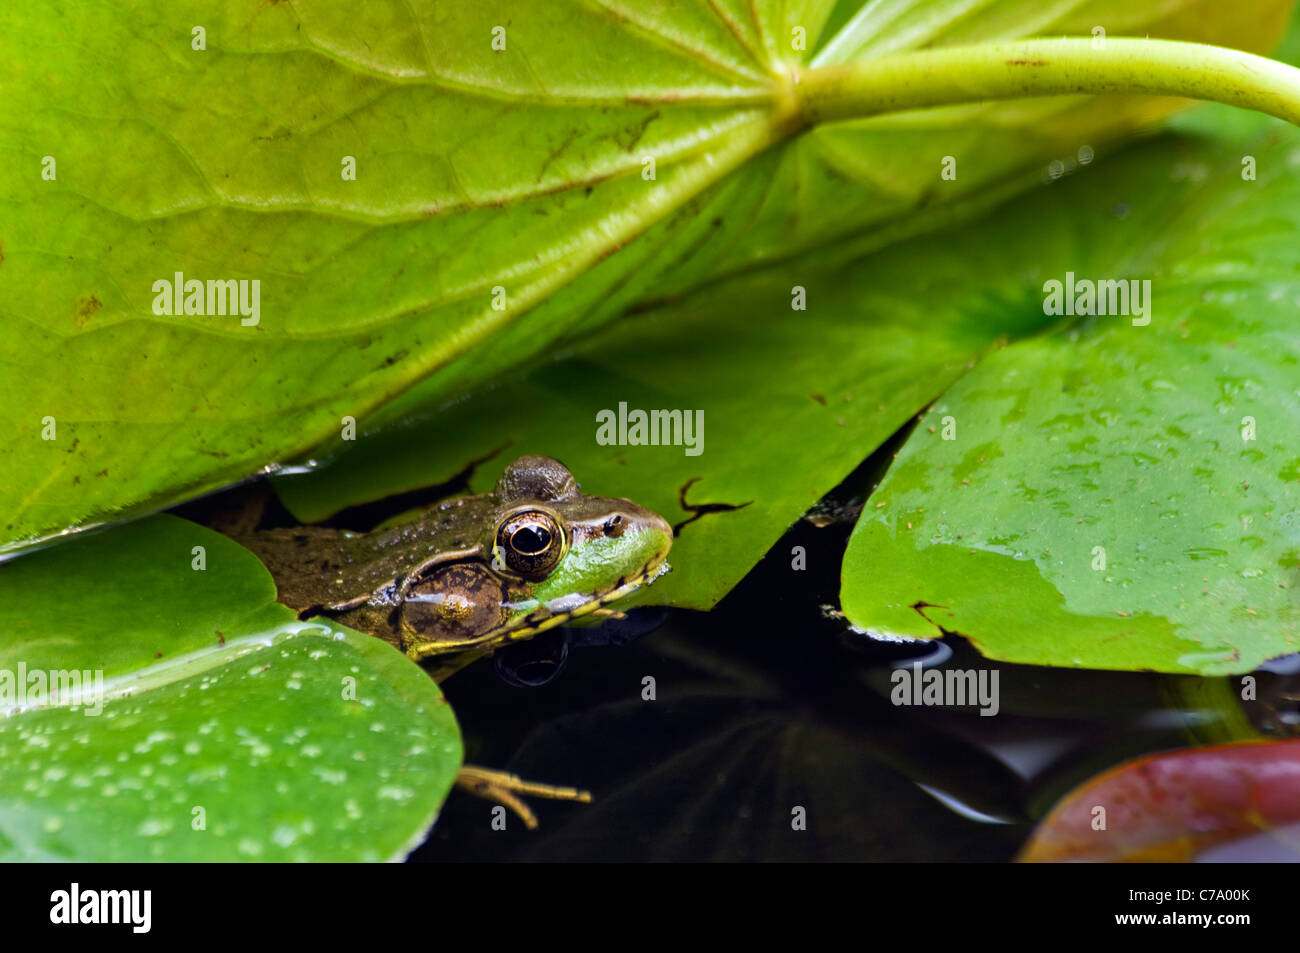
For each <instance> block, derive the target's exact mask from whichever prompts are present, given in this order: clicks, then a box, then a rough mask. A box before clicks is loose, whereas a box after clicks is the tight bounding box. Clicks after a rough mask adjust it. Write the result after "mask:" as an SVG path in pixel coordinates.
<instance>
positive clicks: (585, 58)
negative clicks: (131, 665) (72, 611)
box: [0, 0, 1288, 545]
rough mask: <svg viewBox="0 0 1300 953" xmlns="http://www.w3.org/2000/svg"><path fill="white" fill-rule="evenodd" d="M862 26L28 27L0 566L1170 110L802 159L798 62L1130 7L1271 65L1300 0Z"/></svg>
mask: <svg viewBox="0 0 1300 953" xmlns="http://www.w3.org/2000/svg"><path fill="white" fill-rule="evenodd" d="M833 6H834V5H833V4H832V3H831V2H830V0H808V2H804V3H800V4H782V5H775V4H770V3H767V2H761V3H741V2H736V0H718V2H716V3H710V4H708V5H704V4H697V3H684V2H682V3H672V4H669V5H667V6H666V7H662V9H660V10H657V11H656V15H655V16H654V17H650V16H648V15H647V14H645V12H644V11H642V10H640V9H639V8H638V7H637V6H636V5H634V4H625V3H614V2H602V3H585V2H583V3H579V2H569V0H566V2H562V3H552V4H546V5H538V4H535V3H526V2H515V3H501V2H495V3H484V2H480V0H474V2H468V0H464V2H458V3H453V4H448V3H435V2H433V0H384V2H380V0H375V2H368V3H365V4H347V5H338V4H334V3H329V2H325V0H297V2H295V3H267V2H265V0H236V2H231V3H227V4H222V5H220V6H219V7H214V6H213V5H212V4H210V3H204V2H200V0H183V2H170V3H165V4H161V3H156V2H154V0H125V2H123V0H115V2H103V0H96V2H88V3H83V4H80V5H79V6H78V8H77V11H76V15H75V16H73V15H71V14H70V13H67V12H66V11H64V10H63V9H62V8H61V5H59V4H55V3H52V2H48V0H46V2H37V3H30V4H19V5H11V6H10V7H9V8H8V9H6V10H5V11H4V12H3V13H0V59H3V61H4V62H6V63H10V64H14V65H13V66H12V67H11V68H10V69H9V70H8V71H7V73H6V78H5V83H4V95H3V96H0V157H3V162H4V167H5V169H6V174H5V175H4V176H3V177H0V223H3V224H2V225H0V296H2V297H0V321H3V326H4V328H5V329H6V333H5V334H4V335H0V366H2V367H3V369H4V378H3V379H4V382H5V383H4V388H5V390H4V400H3V401H2V402H0V406H3V407H4V416H3V420H4V423H5V426H4V427H3V428H0V433H3V437H0V512H2V513H3V514H4V518H3V522H0V545H5V544H8V545H21V544H23V543H24V542H27V541H31V540H33V539H37V538H41V537H44V536H47V535H49V534H52V533H55V532H58V531H59V530H62V529H63V528H65V527H69V526H80V525H84V524H87V523H89V522H93V521H96V520H104V519H108V518H113V517H115V516H117V515H119V514H120V513H121V512H122V511H123V510H124V509H129V508H132V507H135V508H143V507H146V506H150V505H155V506H156V505H161V504H166V503H170V502H175V501H176V500H178V499H180V498H182V497H183V496H185V495H187V494H189V495H192V494H195V493H198V492H200V491H203V490H205V489H210V488H213V487H216V486H219V485H221V484H223V483H226V482H229V481H231V480H234V479H237V478H239V477H242V476H245V475H247V474H249V473H251V472H254V471H256V470H257V469H258V468H260V467H263V466H266V465H270V464H273V463H276V462H283V461H286V460H288V459H289V458H291V457H293V456H295V455H297V454H300V453H302V452H305V451H307V450H309V449H310V448H312V447H313V446H315V445H317V444H319V443H320V442H321V441H322V440H324V439H326V438H329V437H336V436H338V435H339V433H340V432H341V430H342V429H343V428H344V427H345V426H346V425H347V421H346V420H345V418H358V419H361V418H364V417H365V416H366V415H367V414H369V413H370V412H372V411H374V410H375V409H376V408H378V407H380V406H381V405H383V404H384V402H385V401H387V400H389V399H390V398H392V397H394V395H397V394H400V393H401V392H403V391H404V390H407V389H408V388H410V387H412V385H414V384H416V383H417V382H422V383H421V384H420V386H419V388H418V389H417V390H416V391H414V392H412V394H411V396H410V397H409V398H408V399H407V400H405V401H400V402H398V403H397V404H395V405H393V406H392V407H391V408H390V409H389V410H387V411H386V413H387V414H388V415H389V416H399V415H401V414H402V413H404V412H405V411H406V410H409V409H410V408H411V407H412V406H416V405H417V404H420V403H427V402H428V401H431V400H445V399H446V398H448V397H450V396H453V395H455V394H457V393H460V392H462V391H463V390H464V389H465V388H466V387H467V386H469V385H471V384H473V383H476V382H481V381H484V380H487V379H489V378H490V377H492V376H493V375H495V374H497V373H499V372H500V371H502V370H503V369H506V368H510V367H515V366H519V365H520V364H522V363H524V362H526V361H527V360H528V359H530V358H533V357H536V356H538V355H543V354H547V353H549V351H550V349H551V348H553V347H554V346H556V344H557V342H559V341H560V340H561V339H563V338H566V337H568V338H572V337H574V336H577V335H580V334H582V333H585V332H587V331H589V330H590V329H591V328H593V327H595V326H598V325H599V324H601V323H604V322H605V321H607V320H609V319H610V318H612V317H613V316H615V315H618V314H620V313H623V312H625V311H626V310H628V309H629V308H631V307H633V306H635V305H638V304H644V303H645V302H647V301H655V300H662V299H664V298H667V297H672V296H675V295H677V294H680V293H681V292H683V291H684V290H686V289H688V288H690V287H692V286H694V285H697V284H699V283H701V282H704V281H707V280H709V279H711V278H713V277H715V276H717V275H718V274H720V273H724V272H729V271H735V270H738V269H742V268H746V267H749V266H752V265H754V264H755V263H761V262H770V261H776V260H780V259H783V258H785V257H788V256H789V255H790V254H792V253H795V252H800V251H806V250H808V249H812V248H818V247H823V246H826V245H828V244H829V243H832V242H835V241H838V240H840V239H841V238H843V237H845V236H846V235H848V234H850V233H855V232H860V231H861V230H863V229H866V230H867V231H868V233H869V234H868V236H867V240H868V241H869V242H874V243H875V244H881V243H884V242H886V241H888V240H889V239H890V238H891V237H892V236H893V235H894V234H895V233H896V232H897V231H903V232H906V231H909V230H911V231H915V230H918V229H921V228H924V227H927V226H928V225H929V224H930V220H929V219H928V218H927V217H926V216H918V217H915V218H913V217H912V215H913V212H914V211H915V210H917V209H918V208H920V207H923V206H928V205H934V204H936V203H939V204H943V203H947V202H957V201H959V200H961V199H963V198H970V197H981V196H984V195H985V194H986V193H992V192H994V187H995V186H1001V187H1013V188H1014V187H1020V186H1023V185H1027V184H1028V183H1029V182H1030V181H1032V180H1035V179H1036V178H1037V176H1034V175H1022V173H1024V172H1025V171H1026V170H1030V169H1034V168H1036V167H1041V166H1042V165H1043V164H1044V163H1045V162H1046V161H1047V160H1049V159H1052V158H1056V157H1064V158H1067V159H1068V158H1069V157H1071V156H1074V155H1076V153H1077V150H1078V149H1079V148H1080V146H1081V145H1084V144H1088V145H1091V146H1093V147H1097V146H1099V145H1100V144H1101V143H1103V142H1104V141H1106V140H1109V139H1112V138H1114V137H1116V136H1119V135H1122V134H1124V133H1126V132H1129V131H1132V130H1133V129H1135V128H1140V127H1142V126H1143V125H1144V124H1146V123H1149V122H1150V121H1151V120H1152V119H1154V118H1155V117H1157V116H1160V115H1163V114H1164V113H1165V112H1167V111H1168V110H1169V109H1170V108H1171V106H1172V103H1171V102H1170V101H1167V100H1163V101H1156V100H1123V101H1120V100H1106V101H1105V102H1097V101H1094V100H1076V99H1069V98H1067V99H1059V100H1052V101H1047V102H1025V103H1013V104H1008V105H1005V106H997V107H987V108H986V107H970V108H963V109H957V110H941V111H935V112H932V113H926V114H919V115H905V116H895V117H889V118H883V119H876V120H871V121H867V122H863V123H847V124H841V125H837V126H834V127H828V128H825V129H819V130H816V131H814V132H812V133H809V134H807V135H804V136H802V137H800V138H798V139H796V140H790V139H789V137H790V135H791V134H792V133H793V131H794V129H795V125H794V124H792V123H790V122H789V121H788V120H789V119H790V117H789V115H788V110H786V109H784V108H783V106H782V104H784V103H787V102H788V96H787V95H786V87H787V85H788V84H789V82H791V80H790V78H789V77H790V68H791V66H792V65H795V64H801V65H803V66H807V65H809V64H811V63H812V62H814V57H815V58H816V60H815V61H816V63H817V64H819V65H824V64H826V63H833V62H837V61H840V60H843V59H845V58H846V57H851V56H872V55H879V54H880V53H881V52H885V51H899V50H906V49H911V48H916V47H921V46H926V45H941V44H948V43H955V42H973V41H977V40H981V39H1004V38H1010V37H1017V36H1024V35H1033V34H1044V35H1059V34H1061V33H1063V32H1074V33H1085V34H1086V33H1087V32H1088V31H1090V29H1091V27H1092V25H1093V22H1094V20H1097V19H1098V18H1099V17H1103V15H1104V19H1105V22H1107V23H1108V24H1110V25H1111V29H1112V32H1116V31H1118V32H1128V33H1134V34H1143V33H1149V34H1153V35H1162V36H1167V37H1171V38H1188V39H1195V38H1207V37H1212V38H1213V39H1214V40H1215V41H1216V42H1219V43H1225V44H1228V45H1238V46H1243V47H1252V48H1258V49H1263V48H1266V47H1267V46H1268V45H1269V43H1270V41H1271V39H1272V37H1273V35H1274V34H1275V32H1276V28H1277V27H1278V26H1279V25H1280V23H1281V21H1282V18H1283V16H1284V14H1285V12H1286V10H1287V8H1288V4H1287V3H1286V2H1282V0H1254V2H1251V3H1248V4H1245V5H1244V7H1243V5H1242V4H1237V5H1235V6H1234V7H1233V8H1232V9H1231V10H1227V11H1225V10H1222V9H1220V8H1219V7H1218V6H1217V5H1216V4H1215V3H1214V2H1211V0H1185V2H1160V3H1148V4H1142V3H1127V4H1120V5H1115V4H1111V3H1102V2H1100V0H1098V2H1096V3H1089V4H1084V5H1083V6H1081V7H1080V6H1077V5H1068V10H1067V12H1065V13H1058V12H1056V11H1057V8H1056V7H1051V8H1049V9H1048V10H1047V12H1044V11H1043V10H1042V9H1041V8H1040V6H1039V5H1035V4H1029V3H1025V2H1020V0H1002V2H994V3H987V4H981V5H979V6H978V9H972V8H971V5H970V4H968V3H965V2H958V0H935V2H931V3H925V4H915V3H911V2H908V3H898V4H895V3H889V4H878V3H871V4H864V5H862V7H861V9H860V11H859V13H858V14H857V15H853V16H846V15H844V14H845V13H846V12H847V11H843V10H842V11H840V15H837V17H836V20H835V25H836V27H837V35H836V36H835V37H831V36H829V35H826V31H825V30H824V27H825V25H826V23H827V20H828V17H829V16H830V14H831V11H832V7H833ZM839 27H842V28H843V29H842V30H841V29H839ZM497 28H501V30H502V31H503V32H501V33H499V34H496V33H495V31H496V30H497ZM796 29H798V30H802V31H803V32H804V35H803V38H802V45H803V47H804V48H803V49H798V48H797V44H796V42H795V30H796ZM498 38H499V39H500V40H502V44H503V47H504V48H494V45H493V41H494V39H498ZM37 50H39V51H40V53H39V55H37V54H36V53H34V52H33V51H37ZM583 51H589V52H587V53H585V54H584V53H583ZM954 152H956V153H959V154H960V156H961V166H960V169H961V171H960V174H959V176H958V178H957V179H956V180H953V181H949V182H945V183H943V184H942V187H940V185H939V184H938V182H939V180H938V179H937V171H938V168H939V163H940V161H941V159H942V157H943V156H944V155H946V154H950V153H954ZM649 159H653V160H654V162H655V168H654V176H653V178H651V177H650V176H649V171H650V170H649V166H648V163H647V160H649ZM353 173H355V174H353ZM891 225H892V226H894V230H893V231H891V230H890V226H891ZM873 229H878V230H879V231H878V232H873V231H872V230H873ZM178 275H179V276H181V280H198V281H201V282H208V281H212V282H225V281H234V282H241V281H243V282H250V283H251V282H253V281H257V282H259V285H258V286H257V287H258V306H257V309H256V310H257V313H256V315H254V314H253V313H252V312H253V305H252V297H251V295H252V285H251V284H248V285H247V286H245V287H246V289H247V297H246V298H245V299H244V304H245V305H246V306H247V315H246V317H245V315H244V314H243V313H241V314H232V313H229V312H230V310H231V309H230V307H229V306H228V305H227V306H225V307H222V306H221V305H219V304H218V302H217V300H216V294H215V291H216V289H215V288H213V290H212V291H211V292H209V293H211V294H212V301H211V303H209V302H207V301H206V300H205V301H204V302H203V305H202V310H203V311H204V312H209V313H203V314H194V313H189V314H166V313H163V314H159V313H158V311H159V309H161V307H162V305H161V304H160V302H166V301H168V300H173V301H174V297H173V295H170V294H168V292H167V290H166V287H167V283H168V282H173V281H177V279H176V277H175V276H178ZM160 282H161V283H162V290H161V291H160V290H159V288H158V283H160ZM237 287H238V286H230V288H229V289H228V288H227V287H226V286H224V285H223V286H222V287H221V291H222V292H223V294H224V293H226V292H227V291H233V290H234V289H235V288H237ZM205 290H206V289H205ZM196 304H197V302H196ZM498 308H499V309H498ZM218 311H226V312H227V313H225V314H224V315H219V314H213V313H211V312H218ZM254 319H256V323H252V322H253V321H254ZM245 320H247V321H248V322H249V323H248V324H245V323H244V321H245Z"/></svg>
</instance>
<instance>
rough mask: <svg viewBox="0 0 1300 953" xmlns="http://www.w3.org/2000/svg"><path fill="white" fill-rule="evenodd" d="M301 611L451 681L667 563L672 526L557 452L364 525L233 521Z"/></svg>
mask: <svg viewBox="0 0 1300 953" xmlns="http://www.w3.org/2000/svg"><path fill="white" fill-rule="evenodd" d="M231 535H233V536H234V537H235V538H236V539H238V540H239V542H241V543H243V544H244V545H245V546H247V547H248V548H249V549H251V550H252V551H253V552H255V553H256V554H257V555H258V556H259V557H261V559H262V561H263V562H264V563H265V564H266V567H267V568H268V569H269V570H270V571H271V575H272V576H274V577H275V584H276V587H277V588H278V590H279V599H280V601H281V602H283V603H284V604H285V605H287V606H289V607H290V608H292V609H295V610H297V612H298V614H299V616H300V617H301V618H304V619H306V618H311V617H314V616H323V617H328V618H331V619H335V620H337V621H338V622H340V623H342V624H344V625H347V626H349V627H351V628H353V629H357V630H359V631H361V632H367V633H369V634H371V635H375V636H378V637H379V638H381V639H384V640H385V641H388V642H390V643H392V644H393V645H396V646H397V647H399V648H400V649H401V650H402V651H404V652H405V653H406V654H407V655H408V656H409V657H411V658H413V659H415V660H416V661H419V662H422V663H424V664H425V665H426V667H427V668H429V670H430V673H431V674H432V675H433V677H434V678H436V679H438V680H439V681H441V680H442V679H443V678H445V677H446V676H447V675H450V674H451V673H453V672H455V671H456V670H457V669H459V668H461V667H462V666H463V665H465V664H467V663H468V662H471V661H473V660H474V659H476V658H479V657H480V656H483V655H489V654H491V653H492V652H493V651H495V650H496V649H498V648H500V647H502V646H504V645H507V644H509V643H511V642H516V641H520V640H522V639H528V638H531V637H532V636H534V635H536V634H538V633H539V632H544V631H545V630H547V629H550V628H552V627H554V626H557V625H560V624H562V623H564V622H567V621H569V620H571V619H576V618H579V617H588V618H590V617H597V616H601V615H616V614H617V613H614V612H613V611H612V610H610V609H607V608H605V606H606V605H607V604H608V603H610V602H613V601H615V600H616V599H619V598H621V597H623V596H625V595H627V594H628V593H630V592H631V591H632V590H633V589H636V588H637V587H638V586H641V585H643V584H645V583H647V582H650V581H652V580H654V579H655V578H657V577H658V576H659V575H661V574H662V573H664V572H666V571H667V568H668V567H667V564H666V563H665V562H664V559H665V557H666V556H667V555H668V549H669V547H670V546H671V545H672V541H673V531H672V527H670V526H669V525H668V523H667V522H666V521H665V520H664V519H663V518H662V517H660V516H659V515H658V514H656V513H653V512H651V511H650V510H647V509H645V508H644V507H641V506H637V505H636V504H635V503H632V502H630V501H628V500H621V499H614V498H610V497H600V496H584V495H583V494H582V493H581V492H579V488H578V484H577V483H576V482H575V481H574V479H573V474H572V473H570V472H569V471H568V469H566V468H565V466H564V465H563V464H562V463H560V462H558V461H556V460H552V459H550V458H549V457H537V456H525V457H520V458H519V459H517V460H515V461H514V462H513V463H511V464H510V465H509V466H508V467H506V469H505V472H504V473H502V474H501V479H500V480H498V481H497V485H496V488H495V489H494V490H493V491H492V492H491V493H484V494H481V495H479V496H466V497H458V498H454V499H451V500H447V501H445V502H443V503H439V504H436V505H435V506H432V507H428V508H426V509H423V510H420V511H417V512H416V513H414V514H408V515H405V516H402V517H399V518H397V519H396V520H394V521H390V522H389V523H386V524H383V525H381V526H380V527H378V528H377V529H374V530H371V531H370V532H366V533H353V532H349V531H346V530H338V529H331V528H328V527H321V526H302V527H296V528H290V529H271V530H260V531H251V532H243V533H241V532H231ZM457 783H458V784H459V785H460V786H461V787H464V788H467V789H468V790H470V791H472V792H473V793H475V794H478V795H480V796H483V797H487V798H490V799H492V800H496V801H498V802H500V803H503V804H506V805H508V806H509V807H510V808H512V809H513V810H514V811H515V812H516V813H518V814H519V815H520V816H521V817H522V818H523V819H524V821H525V822H526V823H527V824H528V826H529V827H535V826H536V819H535V818H534V817H533V814H532V812H531V811H530V810H529V809H528V807H527V806H526V805H525V804H524V803H523V802H522V801H521V800H520V799H519V795H521V794H532V795H538V796H542V797H552V798H557V797H558V798H565V799H573V800H584V801H585V800H590V795H588V794H587V793H586V792H583V791H578V790H575V789H573V788H557V787H552V786H550V785H544V784H533V783H530V782H527V781H523V780H522V779H520V778H517V777H515V776H514V775H509V774H504V773H502V772H499V771H492V770H489V769H484V768H478V767H473V766H471V765H465V766H463V767H462V768H461V771H460V775H459V776H458V778H457Z"/></svg>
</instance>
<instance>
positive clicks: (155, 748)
mask: <svg viewBox="0 0 1300 953" xmlns="http://www.w3.org/2000/svg"><path fill="white" fill-rule="evenodd" d="M195 547H202V549H203V552H202V554H201V557H202V559H204V560H205V562H206V568H204V569H202V570H198V569H194V568H193V566H194V565H195V560H196V559H199V558H200V554H196V553H195V552H194V548H195ZM109 566H111V567H112V573H111V575H109V574H108V573H106V571H105V567H109ZM274 600H275V586H274V584H273V582H272V581H271V579H270V577H269V575H268V574H267V573H266V571H265V570H264V569H263V568H262V567H261V565H260V563H258V561H257V560H256V558H254V557H253V555H252V554H251V553H249V552H247V551H246V550H244V549H243V548H242V547H240V546H238V545H236V544H235V543H233V542H231V541H230V540H228V539H226V538H225V537H223V536H221V535H219V534H217V533H214V532H212V531H210V530H207V529H204V528H203V527H200V526H197V525H195V524H193V523H190V522H187V521H185V520H180V519H176V518H174V517H156V518H153V519H150V520H146V521H144V522H139V523H133V524H129V525H127V526H124V527H122V528H120V529H118V530H115V531H113V532H109V533H101V534H96V535H93V536H88V537H85V538H83V539H78V540H74V541H71V542H68V543H65V544H63V545H60V546H57V547H53V548H51V549H47V550H43V551H41V552H37V553H34V554H31V555H29V556H26V557H24V558H23V559H21V560H18V561H16V562H15V563H13V564H11V565H8V566H5V567H4V571H3V573H0V631H3V633H4V638H3V641H0V702H2V703H3V704H4V707H5V709H6V711H5V714H6V715H7V717H5V718H2V719H0V762H3V764H4V765H5V770H4V771H3V772H2V773H0V857H3V859H5V860H82V861H85V860H91V861H110V860H112V861H118V860H172V861H174V860H386V859H400V858H401V857H402V856H404V855H405V853H406V851H407V850H409V849H410V848H411V847H412V846H413V845H414V844H415V843H418V842H419V840H420V839H421V838H422V837H423V836H424V833H425V831H426V830H427V829H428V827H429V825H430V824H432V822H433V819H434V818H435V817H436V816H437V813H438V808H439V806H440V805H441V803H442V800H443V798H444V797H445V796H446V794H447V791H448V789H449V788H450V785H451V782H452V779H453V778H454V777H455V774H456V771H457V769H458V768H459V766H460V756H461V745H460V735H459V731H458V729H457V726H456V722H455V719H454V717H453V716H452V713H451V709H450V707H448V705H447V704H446V703H445V702H444V701H443V699H442V696H441V694H440V693H439V690H438V687H437V686H436V685H435V684H434V683H433V681H432V680H431V679H429V678H428V676H427V675H425V673H424V672H423V671H421V670H420V669H419V668H418V667H416V666H414V665H412V664H411V663H410V662H409V661H408V660H407V659H405V658H404V657H402V656H401V655H400V653H398V652H396V651H395V650H393V649H392V648H390V647H389V646H388V645H386V644H385V643H383V642H381V641H379V640H378V639H374V638H371V637H370V636H365V635H361V634H359V633H356V632H352V631H350V630H347V629H344V628H343V627H341V626H337V625H319V624H315V623H300V622H298V621H296V620H295V619H294V616H293V613H292V612H290V611H289V610H288V609H286V608H284V607H283V606H280V605H278V604H276V603H275V601H274ZM42 687H45V691H44V692H43V693H41V694H37V692H38V690H39V689H41V688H42ZM52 689H61V690H60V691H58V692H57V697H56V694H55V692H54V691H52Z"/></svg>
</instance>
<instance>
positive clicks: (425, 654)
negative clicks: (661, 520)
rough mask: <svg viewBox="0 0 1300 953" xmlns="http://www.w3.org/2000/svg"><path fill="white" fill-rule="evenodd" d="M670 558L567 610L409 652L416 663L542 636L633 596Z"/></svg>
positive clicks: (538, 613) (543, 611)
mask: <svg viewBox="0 0 1300 953" xmlns="http://www.w3.org/2000/svg"><path fill="white" fill-rule="evenodd" d="M667 558H668V550H667V549H665V550H664V551H663V552H661V553H659V554H658V555H657V556H655V558H654V559H652V560H650V561H649V562H648V563H646V564H645V567H644V568H643V569H642V570H641V571H640V572H638V573H637V574H636V575H635V576H625V577H623V579H622V584H621V585H616V586H614V587H612V588H610V589H608V590H606V591H605V592H603V593H601V594H599V595H597V596H595V597H594V598H592V599H588V600H587V601H586V602H584V603H583V604H582V605H580V606H578V607H577V608H576V609H570V610H568V611H566V612H552V611H551V610H550V609H548V608H546V606H538V607H537V608H536V609H534V610H533V611H532V612H530V613H528V615H526V616H524V617H523V618H522V619H520V620H519V621H518V622H516V623H514V624H513V625H509V626H504V627H502V628H499V629H493V630H492V631H491V632H488V633H487V634H486V635H480V636H476V637H475V638H472V639H461V640H459V641H455V642H447V641H437V642H423V643H419V644H416V645H413V646H411V647H410V648H409V649H407V651H406V654H407V656H408V657H409V658H412V659H414V660H415V661H417V662H420V661H424V660H425V659H428V658H432V657H433V656H435V655H452V654H455V653H460V652H466V651H469V650H471V649H479V648H485V647H487V646H492V647H493V648H496V646H497V644H500V645H506V644H509V643H511V642H522V641H524V640H525V639H531V638H532V637H533V636H535V635H540V634H541V633H542V632H545V631H546V630H547V629H553V628H555V627H556V626H557V625H562V624H563V623H565V622H568V621H569V620H570V619H577V618H579V617H581V616H584V615H588V614H590V613H592V612H595V611H596V610H597V609H599V608H600V607H601V606H605V605H609V603H611V602H617V601H618V600H619V599H622V598H623V597H624V596H628V595H631V594H632V593H633V592H635V591H636V590H637V589H639V588H641V587H642V586H643V585H645V584H646V583H648V582H651V581H653V580H655V579H657V578H659V576H660V575H662V574H663V573H664V572H666V571H667V566H666V564H665V562H664V560H665V559H667Z"/></svg>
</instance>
